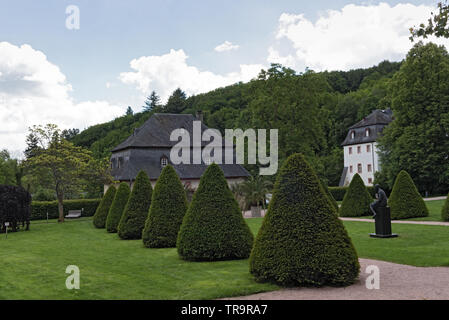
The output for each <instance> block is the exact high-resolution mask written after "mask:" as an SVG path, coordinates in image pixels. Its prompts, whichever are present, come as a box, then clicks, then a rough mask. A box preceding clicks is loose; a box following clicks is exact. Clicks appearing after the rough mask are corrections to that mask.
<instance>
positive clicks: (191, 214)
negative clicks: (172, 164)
mask: <svg viewBox="0 0 449 320" xmlns="http://www.w3.org/2000/svg"><path fill="white" fill-rule="evenodd" d="M252 245H253V235H252V233H251V231H250V229H249V227H248V225H247V224H246V222H245V220H244V218H243V216H242V213H241V212H240V210H239V206H238V204H237V201H236V200H235V198H234V195H233V194H232V192H231V190H230V189H229V186H228V183H227V181H226V179H225V177H224V174H223V171H222V170H221V169H220V167H219V166H218V165H217V164H215V163H213V164H211V165H210V166H209V167H208V168H207V169H206V171H205V172H204V174H203V175H202V177H201V180H200V184H199V186H198V189H197V191H196V192H195V194H194V195H193V199H192V202H191V203H190V206H189V209H188V210H187V213H186V215H185V216H184V219H183V222H182V225H181V229H180V231H179V234H178V240H177V248H178V253H179V255H180V256H181V258H183V259H185V260H194V261H214V260H230V259H245V258H248V256H249V254H250V251H251V247H252Z"/></svg>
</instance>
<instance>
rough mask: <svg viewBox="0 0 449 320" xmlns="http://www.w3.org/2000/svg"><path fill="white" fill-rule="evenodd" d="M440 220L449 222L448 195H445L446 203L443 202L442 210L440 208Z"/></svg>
mask: <svg viewBox="0 0 449 320" xmlns="http://www.w3.org/2000/svg"><path fill="white" fill-rule="evenodd" d="M441 220H443V221H449V193H448V194H447V198H446V201H444V206H443V208H441Z"/></svg>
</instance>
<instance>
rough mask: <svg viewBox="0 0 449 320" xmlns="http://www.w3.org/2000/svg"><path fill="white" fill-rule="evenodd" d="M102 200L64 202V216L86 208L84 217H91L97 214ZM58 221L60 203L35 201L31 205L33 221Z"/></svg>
mask: <svg viewBox="0 0 449 320" xmlns="http://www.w3.org/2000/svg"><path fill="white" fill-rule="evenodd" d="M100 201H101V199H79V200H65V201H64V216H65V215H67V214H68V212H69V210H81V209H83V208H84V211H83V215H82V216H83V217H90V216H93V215H94V214H95V211H96V210H97V207H98V205H99V204H100ZM47 212H48V218H49V219H57V218H58V216H59V213H58V201H56V200H55V201H33V202H32V203H31V220H44V219H47Z"/></svg>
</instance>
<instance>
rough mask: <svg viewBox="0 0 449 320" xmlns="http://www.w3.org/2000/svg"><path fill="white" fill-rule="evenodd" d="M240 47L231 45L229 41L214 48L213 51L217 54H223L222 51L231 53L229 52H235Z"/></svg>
mask: <svg viewBox="0 0 449 320" xmlns="http://www.w3.org/2000/svg"><path fill="white" fill-rule="evenodd" d="M239 47H240V46H239V45H237V44H232V42H230V41H225V42H223V43H222V44H220V45H218V46H216V47H215V49H214V50H215V51H217V52H224V51H231V50H237V49H238V48H239Z"/></svg>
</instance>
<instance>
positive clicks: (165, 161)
mask: <svg viewBox="0 0 449 320" xmlns="http://www.w3.org/2000/svg"><path fill="white" fill-rule="evenodd" d="M167 165H168V159H167V157H162V158H161V168H164V167H166V166H167Z"/></svg>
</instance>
